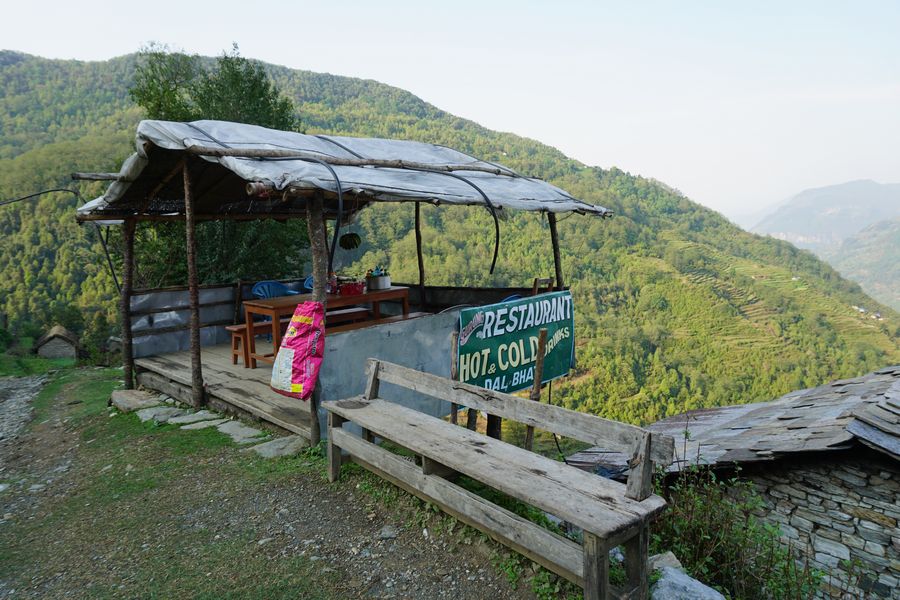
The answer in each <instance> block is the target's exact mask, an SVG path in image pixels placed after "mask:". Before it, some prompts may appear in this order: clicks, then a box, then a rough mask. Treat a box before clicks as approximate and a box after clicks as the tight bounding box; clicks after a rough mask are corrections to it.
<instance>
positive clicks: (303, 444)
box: [248, 435, 309, 458]
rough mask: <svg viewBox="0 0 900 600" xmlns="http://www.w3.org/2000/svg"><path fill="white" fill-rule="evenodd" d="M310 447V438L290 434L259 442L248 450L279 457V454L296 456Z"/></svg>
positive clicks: (266, 456)
mask: <svg viewBox="0 0 900 600" xmlns="http://www.w3.org/2000/svg"><path fill="white" fill-rule="evenodd" d="M308 447H309V439H307V438H305V437H303V436H300V435H289V436H286V437H280V438H275V439H274V440H272V441H270V442H265V443H263V444H257V445H256V446H253V447H252V448H248V450H253V451H254V452H256V453H257V454H259V455H260V456H262V457H263V458H277V457H279V456H295V455H297V454H299V453H300V452H302V451H303V450H305V449H306V448H308Z"/></svg>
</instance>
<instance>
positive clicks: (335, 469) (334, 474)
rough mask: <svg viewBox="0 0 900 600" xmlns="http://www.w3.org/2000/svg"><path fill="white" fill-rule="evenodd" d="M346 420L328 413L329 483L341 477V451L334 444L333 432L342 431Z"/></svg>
mask: <svg viewBox="0 0 900 600" xmlns="http://www.w3.org/2000/svg"><path fill="white" fill-rule="evenodd" d="M345 421H346V419H344V417H342V416H340V415H336V414H334V413H328V481H330V482H335V481H337V480H338V478H339V477H340V476H341V449H340V448H339V447H338V446H337V445H336V444H335V443H334V436H333V435H331V432H332V431H334V430H335V429H340V428H341V425H343V424H344V422H345Z"/></svg>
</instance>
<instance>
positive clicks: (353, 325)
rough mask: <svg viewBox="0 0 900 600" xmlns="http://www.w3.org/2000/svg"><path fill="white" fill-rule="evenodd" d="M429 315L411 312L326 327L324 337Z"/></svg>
mask: <svg viewBox="0 0 900 600" xmlns="http://www.w3.org/2000/svg"><path fill="white" fill-rule="evenodd" d="M430 314H431V313H427V312H411V313H409V314H405V315H391V316H390V317H381V318H379V319H368V320H366V321H357V322H355V323H347V324H346V325H338V326H337V327H328V328H326V329H325V335H326V336H329V335H331V334H333V333H341V332H344V331H355V330H357V329H365V328H366V327H372V326H373V325H384V324H385V323H397V322H399V321H408V320H409V319H417V318H419V317H425V316H428V315H430Z"/></svg>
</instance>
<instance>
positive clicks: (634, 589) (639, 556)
mask: <svg viewBox="0 0 900 600" xmlns="http://www.w3.org/2000/svg"><path fill="white" fill-rule="evenodd" d="M623 546H624V550H625V573H626V576H627V577H626V580H627V587H628V589H630V590H631V597H632V598H635V599H636V600H647V598H649V597H650V580H649V577H648V573H647V555H648V554H649V552H650V526H649V525H648V524H647V523H644V524H643V525H641V528H640V530H639V531H638V533H637V534H635V536H634V537H633V538H631V539H630V540H628V541H627V542H625V544H623Z"/></svg>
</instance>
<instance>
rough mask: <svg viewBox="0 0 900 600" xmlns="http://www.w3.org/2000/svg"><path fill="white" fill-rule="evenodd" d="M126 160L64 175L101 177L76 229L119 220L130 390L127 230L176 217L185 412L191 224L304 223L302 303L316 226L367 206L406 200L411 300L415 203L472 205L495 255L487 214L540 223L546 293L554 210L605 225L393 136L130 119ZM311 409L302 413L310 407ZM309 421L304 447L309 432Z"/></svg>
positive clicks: (462, 158) (130, 244)
mask: <svg viewBox="0 0 900 600" xmlns="http://www.w3.org/2000/svg"><path fill="white" fill-rule="evenodd" d="M136 150H137V151H136V153H135V154H133V155H132V156H131V157H129V158H128V159H127V160H126V161H125V163H124V164H123V166H122V168H121V170H120V171H119V172H118V173H75V174H73V177H74V178H75V179H90V180H98V179H101V180H109V181H111V182H112V183H111V185H110V186H109V188H108V189H107V191H106V193H105V194H104V195H103V196H101V197H99V198H97V199H95V200H93V201H91V202H88V203H87V204H85V205H84V206H82V207H81V208H79V209H78V211H77V219H78V220H79V221H82V222H100V223H105V224H122V226H123V238H124V242H125V243H124V273H123V277H122V286H121V311H122V315H123V318H122V322H123V331H122V346H123V359H124V365H125V382H126V387H132V386H133V385H134V383H133V382H134V368H135V367H134V356H133V339H132V325H131V318H130V315H131V311H130V306H131V297H132V293H133V274H134V232H135V226H136V223H138V222H140V221H173V220H174V221H184V222H185V225H186V228H185V229H186V239H185V243H186V245H187V250H188V252H187V256H188V292H189V299H190V302H189V304H190V354H191V390H192V401H193V404H194V405H195V406H201V405H203V404H204V403H205V402H206V397H205V393H204V377H203V372H202V363H201V340H200V329H201V319H200V312H199V309H200V300H199V282H198V276H197V266H196V241H195V236H194V231H195V225H196V223H197V222H198V221H202V220H253V219H289V218H296V217H302V218H306V219H307V223H308V227H309V239H310V248H311V252H312V271H313V273H312V274H313V280H314V284H315V287H314V290H313V297H314V298H315V299H318V300H319V301H324V299H325V282H326V279H327V273H328V272H329V271H330V270H331V269H330V264H331V261H332V260H333V252H334V247H335V245H336V244H334V243H332V244H331V255H329V252H328V250H327V247H328V244H327V240H326V234H327V221H328V220H332V221H334V224H333V230H334V232H335V238H336V235H337V232H338V230H339V229H340V226H341V223H343V222H346V220H347V218H348V217H349V216H350V215H351V214H352V213H353V212H355V211H358V210H360V209H361V208H363V207H364V206H366V205H368V204H370V203H373V202H413V203H415V207H416V242H417V254H418V264H419V281H418V285H419V295H420V297H421V298H423V299H424V297H425V294H426V291H425V273H424V266H423V261H422V238H421V227H420V215H419V207H420V204H421V203H422V202H428V203H431V204H433V205H468V206H478V207H482V208H484V209H487V210H488V211H490V213H491V214H492V215H493V217H494V235H495V250H494V258H493V261H492V264H491V270H493V265H494V263H495V262H496V259H497V251H498V247H499V227H500V226H499V219H498V213H500V212H501V211H504V210H528V211H536V212H541V213H544V214H546V215H547V219H548V224H549V229H550V236H551V246H552V251H553V254H554V265H555V270H556V282H555V283H556V287H557V288H558V289H562V288H563V286H564V280H563V273H562V267H561V259H560V254H559V242H558V233H557V228H556V214H557V213H559V212H577V213H581V214H590V215H594V216H599V217H608V216H610V215H611V212H610V211H609V210H607V209H605V208H603V207H601V206H596V205H592V204H589V203H586V202H583V201H581V200H578V199H576V198H573V197H572V196H570V195H569V194H567V193H566V192H564V191H563V190H561V189H559V188H557V187H555V186H553V185H550V184H548V183H546V182H544V181H540V180H537V179H533V178H530V177H525V176H522V175H519V174H518V173H516V172H514V171H512V170H511V169H508V168H506V167H503V166H501V165H497V164H493V163H490V162H486V161H482V160H478V159H477V158H474V157H472V156H469V155H466V154H463V153H461V152H457V151H455V150H452V149H450V148H446V147H443V146H436V145H432V144H424V143H419V142H411V141H402V140H384V139H375V138H349V137H338V136H322V135H318V136H316V135H305V134H300V133H294V132H285V131H277V130H272V129H266V128H263V127H257V126H253V125H245V124H239V123H230V122H223V121H197V122H192V123H178V122H168V121H142V122H141V123H140V125H139V126H138V130H137V139H136ZM311 404H312V405H313V411H314V414H317V413H316V412H315V411H317V407H316V406H315V403H314V402H313V403H311ZM314 422H317V420H316V419H311V427H313V428H314V429H315V431H313V432H312V433H311V441H312V442H313V443H315V442H317V441H318V426H317V425H315V423H314Z"/></svg>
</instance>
